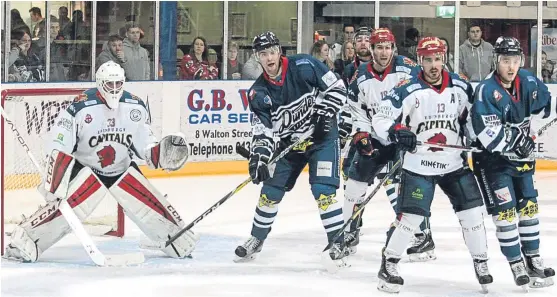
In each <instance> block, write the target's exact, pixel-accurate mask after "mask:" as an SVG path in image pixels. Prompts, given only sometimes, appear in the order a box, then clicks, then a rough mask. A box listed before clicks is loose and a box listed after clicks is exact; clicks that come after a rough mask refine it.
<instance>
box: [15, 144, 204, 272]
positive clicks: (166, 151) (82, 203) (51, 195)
mask: <svg viewBox="0 0 557 297" xmlns="http://www.w3.org/2000/svg"><path fill="white" fill-rule="evenodd" d="M147 150H148V152H147V154H146V156H147V163H148V164H149V165H150V166H151V167H153V168H163V169H165V170H177V169H179V168H181V167H182V166H183V164H184V163H185V162H186V160H187V157H188V152H187V146H186V141H185V139H184V137H183V136H182V135H169V136H166V137H164V138H163V139H162V140H161V142H159V143H157V144H154V145H152V146H151V147H150V148H148V149H147ZM161 152H162V153H161ZM41 188H43V187H42V186H39V192H41V194H43V195H44V196H45V197H46V199H47V201H49V202H48V203H47V205H46V206H44V207H42V208H40V209H39V210H37V211H36V212H35V213H34V214H33V215H31V216H30V217H28V218H25V219H24V220H23V222H21V223H20V224H19V225H18V226H16V228H15V229H14V231H13V232H12V235H11V243H10V244H9V245H8V246H7V248H6V257H7V258H12V259H17V260H22V261H25V262H35V261H37V260H38V259H39V258H40V255H41V254H42V253H43V252H44V251H45V250H47V249H48V248H49V247H51V246H52V245H53V244H55V243H56V242H58V241H59V240H60V239H62V237H64V236H65V235H66V234H68V233H69V232H70V231H71V228H70V226H69V225H68V223H67V222H66V220H65V219H64V218H63V217H62V216H61V212H60V210H59V209H58V208H59V201H58V199H67V202H68V204H69V205H70V206H71V207H72V209H73V210H74V212H75V213H76V215H77V216H78V217H79V219H80V220H85V219H86V218H87V217H88V216H89V215H90V214H91V213H92V212H93V211H94V210H95V208H96V207H97V206H98V205H99V203H100V202H101V201H102V199H103V198H104V196H105V195H106V194H107V192H108V193H110V194H111V196H112V197H114V199H116V201H117V202H118V203H119V204H120V205H121V206H122V208H123V209H124V212H125V214H126V215H127V216H128V217H129V218H130V219H131V220H132V221H133V222H134V223H135V224H136V225H137V226H138V227H139V228H140V229H141V231H142V232H143V233H145V235H146V236H147V237H148V238H149V239H150V240H152V241H157V242H158V241H165V240H167V239H168V238H169V237H170V236H172V235H173V234H176V233H177V232H178V231H180V229H182V228H183V227H184V222H183V221H182V219H181V217H180V215H179V214H178V212H177V211H176V209H175V208H174V207H173V206H172V205H171V204H170V203H169V202H168V201H167V200H166V198H165V196H163V195H162V194H161V193H160V192H159V191H158V190H157V189H156V188H155V187H154V186H153V185H152V184H151V183H150V182H149V181H148V180H147V179H146V178H145V177H144V176H143V175H142V174H141V171H140V170H139V168H138V167H137V165H136V164H135V163H134V162H132V163H131V164H130V167H129V168H128V169H127V170H126V171H125V172H124V173H122V174H120V175H117V176H113V177H110V176H102V175H97V174H95V173H94V172H93V171H92V170H91V169H90V168H89V167H85V166H83V165H82V164H81V163H79V162H77V160H75V159H74V158H73V157H72V156H70V155H67V154H65V153H62V152H60V151H57V150H53V152H52V154H51V156H49V160H48V162H47V177H46V181H45V183H44V188H43V189H41ZM44 189H46V191H45V190H44ZM198 240H199V238H198V236H197V235H196V234H194V233H193V232H191V231H188V232H186V233H185V234H184V235H183V236H182V237H180V238H179V239H178V240H176V241H174V242H173V243H172V244H171V245H169V246H168V247H166V248H163V249H161V250H162V251H163V252H164V253H165V254H167V255H168V256H170V257H173V258H184V257H186V256H189V255H190V254H191V252H192V251H193V250H194V248H195V245H196V242H197V241H198Z"/></svg>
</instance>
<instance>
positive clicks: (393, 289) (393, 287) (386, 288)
mask: <svg viewBox="0 0 557 297" xmlns="http://www.w3.org/2000/svg"><path fill="white" fill-rule="evenodd" d="M400 289H402V285H398V284H389V283H387V282H386V281H384V280H382V279H379V283H378V284H377V290H379V291H383V292H386V293H393V294H394V293H399V292H400Z"/></svg>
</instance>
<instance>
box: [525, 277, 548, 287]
mask: <svg viewBox="0 0 557 297" xmlns="http://www.w3.org/2000/svg"><path fill="white" fill-rule="evenodd" d="M528 286H529V287H530V288H533V289H538V288H545V287H549V286H553V278H552V277H547V278H541V277H531V278H530V283H529V284H528Z"/></svg>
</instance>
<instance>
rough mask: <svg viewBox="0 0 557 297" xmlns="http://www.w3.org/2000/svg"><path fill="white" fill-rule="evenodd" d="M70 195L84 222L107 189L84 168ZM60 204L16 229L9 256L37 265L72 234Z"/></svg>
mask: <svg viewBox="0 0 557 297" xmlns="http://www.w3.org/2000/svg"><path fill="white" fill-rule="evenodd" d="M76 169H77V168H76ZM68 193H70V196H69V197H68V198H67V201H68V204H69V205H70V206H71V207H72V209H73V211H75V214H76V215H77V217H78V218H79V219H80V220H82V221H83V220H84V219H86V218H87V217H88V216H89V215H90V214H91V213H92V212H93V211H94V210H95V208H96V207H97V206H98V205H99V203H100V202H101V201H102V199H103V198H104V196H105V194H106V187H104V185H103V184H102V183H101V182H100V180H99V179H98V178H97V176H96V175H95V174H94V173H93V172H92V171H91V169H89V168H88V167H82V168H81V169H80V170H79V172H78V173H77V175H76V176H75V178H73V179H72V180H71V181H70V183H69V187H68ZM58 205H59V203H58V202H57V201H54V202H50V203H48V204H47V205H46V206H44V207H41V208H39V210H37V211H36V212H35V213H34V214H33V215H31V216H30V217H29V218H26V219H25V220H24V221H23V222H21V223H20V224H19V225H18V226H16V227H15V229H14V230H13V232H12V235H11V242H10V244H9V245H8V247H7V248H6V254H7V256H8V257H10V258H14V259H19V260H22V261H26V262H35V261H37V260H38V259H39V258H40V255H41V254H42V253H43V252H44V251H45V250H47V249H48V248H50V247H51V246H52V245H53V244H55V243H56V242H58V241H59V240H60V239H62V237H64V236H65V235H66V234H68V233H70V232H71V228H70V226H69V225H68V222H67V221H66V219H65V218H64V217H63V216H62V213H61V212H60V210H59V209H58Z"/></svg>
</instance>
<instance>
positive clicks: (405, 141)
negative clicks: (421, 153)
mask: <svg viewBox="0 0 557 297" xmlns="http://www.w3.org/2000/svg"><path fill="white" fill-rule="evenodd" d="M389 141H392V142H396V143H397V144H398V145H399V147H400V149H401V150H403V151H409V152H413V151H415V150H416V144H417V139H416V134H414V132H412V131H410V129H408V127H406V126H404V125H402V124H396V125H393V126H392V127H391V129H389Z"/></svg>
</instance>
